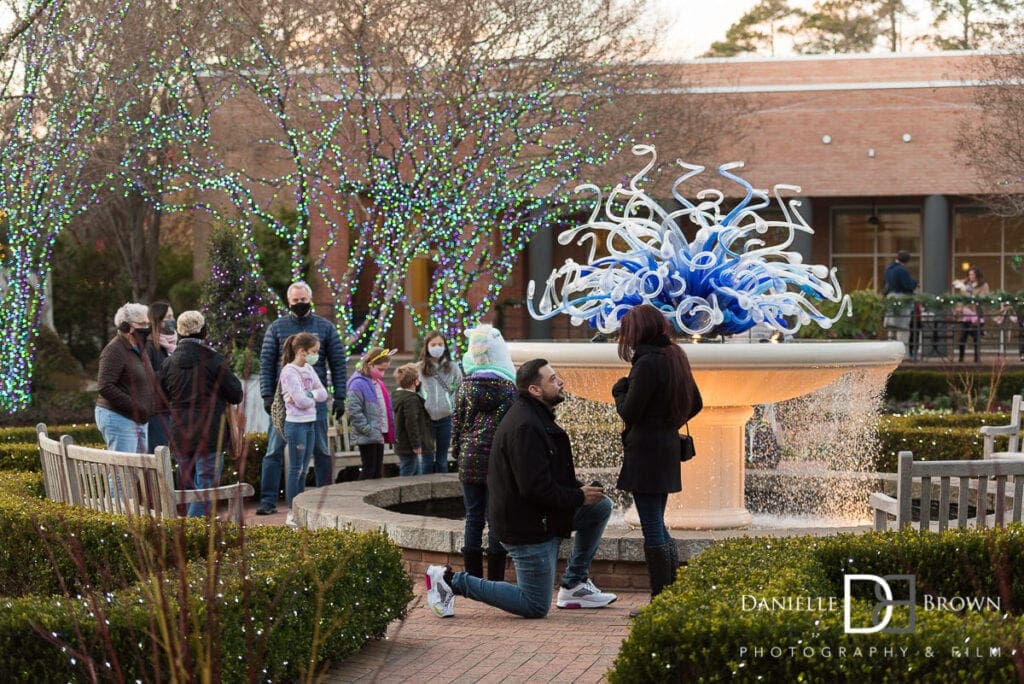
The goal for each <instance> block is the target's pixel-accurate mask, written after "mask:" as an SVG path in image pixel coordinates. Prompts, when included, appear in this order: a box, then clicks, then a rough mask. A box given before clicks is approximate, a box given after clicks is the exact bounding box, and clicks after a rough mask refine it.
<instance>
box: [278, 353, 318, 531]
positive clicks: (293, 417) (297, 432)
mask: <svg viewBox="0 0 1024 684" xmlns="http://www.w3.org/2000/svg"><path fill="white" fill-rule="evenodd" d="M319 352H320V340H319V339H317V336H316V335H313V334H312V333H298V334H296V335H292V336H291V337H289V338H288V339H287V340H285V342H284V350H283V351H282V353H281V376H280V379H279V380H278V382H280V383H281V396H282V397H283V398H284V406H285V420H284V439H285V442H287V445H288V446H287V448H288V456H289V459H288V473H287V476H286V478H285V496H286V497H287V499H288V508H291V506H292V499H294V498H295V496H296V495H297V494H299V493H300V492H302V491H303V490H304V489H305V488H306V472H307V471H308V470H309V459H310V457H311V456H312V455H313V444H314V441H315V440H316V405H317V404H318V403H322V402H325V401H327V390H326V389H324V386H323V383H321V382H320V378H319V377H318V376H317V374H316V371H314V370H313V366H314V365H315V364H316V362H317V361H318V360H319ZM286 522H287V524H289V525H292V524H294V521H293V518H292V513H291V512H289V513H288V518H287V520H286Z"/></svg>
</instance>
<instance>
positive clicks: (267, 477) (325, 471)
mask: <svg viewBox="0 0 1024 684" xmlns="http://www.w3.org/2000/svg"><path fill="white" fill-rule="evenodd" d="M310 425H314V426H315V428H314V430H315V431H316V441H315V443H314V446H313V451H312V453H313V457H314V459H315V460H314V462H313V471H314V472H315V473H316V486H317V487H323V486H324V485H329V484H334V482H333V481H332V480H331V475H332V474H333V473H334V457H333V456H331V453H330V447H329V446H328V444H327V402H326V401H322V402H320V403H318V404H317V405H316V422H315V423H310ZM287 439H288V438H287V436H285V437H281V435H280V434H278V432H277V430H276V429H274V426H273V425H271V426H270V427H269V428H268V429H267V453H265V454H264V455H263V463H262V464H261V465H260V503H264V504H270V505H271V506H273V505H275V504H276V503H277V492H278V489H279V488H280V487H281V471H282V470H283V469H284V448H285V442H286V441H287ZM287 490H288V485H287V480H286V481H285V492H286V493H287Z"/></svg>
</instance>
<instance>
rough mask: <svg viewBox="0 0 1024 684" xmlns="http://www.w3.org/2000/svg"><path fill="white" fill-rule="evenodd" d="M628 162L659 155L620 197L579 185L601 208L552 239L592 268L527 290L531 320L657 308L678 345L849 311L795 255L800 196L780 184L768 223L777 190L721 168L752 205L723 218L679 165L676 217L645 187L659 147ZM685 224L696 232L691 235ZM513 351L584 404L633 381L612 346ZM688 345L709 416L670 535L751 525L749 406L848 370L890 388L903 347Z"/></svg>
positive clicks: (720, 196)
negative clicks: (585, 250)
mask: <svg viewBox="0 0 1024 684" xmlns="http://www.w3.org/2000/svg"><path fill="white" fill-rule="evenodd" d="M634 154H637V155H639V156H645V155H649V156H650V157H651V159H650V161H649V163H648V164H647V165H646V166H645V167H644V168H643V169H642V170H641V171H640V172H639V173H638V174H636V176H634V177H633V179H632V180H631V181H630V183H629V184H628V186H623V185H620V186H619V187H617V188H615V189H614V190H612V192H611V193H609V195H608V196H607V198H606V199H604V201H602V199H603V196H602V193H601V191H600V190H599V189H598V188H597V187H596V186H593V185H585V186H580V188H578V190H586V191H591V192H595V193H596V194H597V196H598V201H597V203H596V205H595V208H594V211H593V213H592V214H591V216H590V219H589V220H588V221H587V222H585V223H584V224H581V225H580V226H576V227H573V228H570V229H568V230H566V231H564V232H562V233H561V234H560V235H559V236H558V239H559V242H561V243H562V244H568V243H570V242H572V241H576V242H577V243H578V244H581V245H582V244H585V243H587V242H589V243H590V257H589V259H588V261H587V263H586V264H577V263H576V262H574V261H572V260H568V261H566V263H565V265H563V266H562V267H561V268H559V269H556V270H555V271H554V272H552V274H551V276H550V277H549V278H548V280H547V283H546V287H545V291H544V293H543V295H542V297H541V300H540V303H539V305H538V306H537V307H536V308H534V305H533V299H534V292H535V289H534V288H535V286H534V283H532V282H531V283H530V288H529V300H528V303H529V305H530V313H531V315H533V316H534V317H535V318H537V319H546V318H550V317H552V316H555V315H561V314H565V315H569V316H570V317H571V318H572V321H573V323H574V324H576V325H580V324H582V323H584V322H585V323H588V324H589V325H590V326H591V327H592V328H594V329H596V330H597V331H598V332H600V333H602V334H605V335H609V334H614V333H615V331H616V330H617V329H618V323H619V320H620V319H621V317H622V316H623V315H624V314H625V312H626V311H627V310H628V309H629V308H631V307H633V306H636V305H639V304H641V303H649V304H652V305H654V306H656V307H658V308H659V309H661V310H662V312H663V313H664V314H665V316H666V317H667V318H668V319H669V320H670V321H671V322H672V324H673V326H674V327H675V329H676V331H677V332H678V333H679V334H680V335H684V336H687V337H690V338H692V339H694V340H696V339H707V338H708V337H712V338H714V337H718V336H728V335H732V334H736V333H742V332H744V331H747V330H749V329H750V328H752V327H754V326H762V327H766V328H768V329H772V330H775V331H776V332H777V333H779V335H778V337H780V338H781V337H783V336H784V335H787V334H790V333H793V332H796V331H797V330H798V329H799V328H800V327H801V326H802V325H805V324H808V323H815V324H817V325H820V326H822V327H826V328H827V327H830V326H831V325H832V324H833V323H834V322H835V321H837V320H838V319H839V318H840V317H841V316H842V315H844V313H847V312H848V308H849V297H848V296H844V295H843V294H842V292H841V289H840V287H839V283H838V282H837V281H836V274H835V269H834V268H833V269H829V268H827V267H825V266H820V265H805V264H803V263H802V258H801V256H800V255H799V254H798V253H796V252H790V251H787V247H789V246H790V244H791V243H792V241H793V236H794V234H795V233H796V232H797V231H804V232H813V230H812V229H811V228H810V226H808V225H807V224H806V223H805V222H804V220H803V218H802V217H801V216H800V214H799V212H798V211H796V209H797V207H798V206H799V204H798V203H797V202H796V201H795V200H789V201H788V202H787V201H785V200H784V199H783V197H782V194H781V193H782V192H783V191H786V190H792V191H795V192H799V188H797V187H794V186H783V185H777V186H775V188H774V189H773V195H774V197H775V199H776V200H777V205H778V207H779V208H780V209H781V213H782V219H781V220H765V219H763V218H761V216H760V215H759V214H758V210H759V209H763V208H765V207H768V206H769V205H770V204H771V203H772V202H771V200H770V199H769V193H768V192H767V191H763V190H755V189H754V188H753V187H752V186H751V185H750V184H749V183H747V182H746V181H745V180H743V179H742V178H740V177H738V176H736V175H734V174H732V173H731V170H732V169H735V168H738V167H740V166H742V164H741V163H739V162H736V163H732V164H726V165H723V166H721V167H719V169H718V173H719V174H720V175H721V176H722V177H723V178H726V179H727V180H730V181H732V182H734V183H737V184H739V185H740V186H741V187H742V188H743V189H744V198H743V199H742V200H740V201H739V202H738V203H737V204H736V205H735V206H734V207H732V208H731V209H728V210H727V209H726V208H725V207H724V200H725V195H724V193H722V192H720V191H718V190H714V189H705V190H702V191H700V192H699V193H697V195H696V198H697V199H696V202H691V201H689V200H688V199H686V198H685V197H683V196H682V195H681V194H680V192H679V188H680V187H681V186H682V185H683V184H684V183H685V182H686V181H688V180H689V179H691V178H693V177H695V176H696V175H698V174H700V173H701V172H703V171H704V169H703V167H700V166H694V165H690V164H685V163H682V162H680V166H681V167H682V168H684V169H685V170H686V172H685V173H684V174H683V175H682V176H680V177H679V178H677V179H676V181H675V183H674V184H673V187H672V193H673V195H674V197H675V199H676V201H677V202H678V204H679V206H680V207H681V208H678V209H675V210H672V211H669V210H666V209H664V208H663V207H662V206H660V205H659V204H658V203H657V202H655V201H654V200H653V199H652V198H650V197H649V196H648V195H647V194H646V193H645V191H644V190H643V189H642V188H641V181H642V180H643V179H644V178H645V176H646V174H647V173H648V172H649V171H650V170H651V169H652V168H653V167H654V164H655V151H654V149H653V148H652V147H649V146H637V147H635V148H634ZM684 228H685V229H687V230H692V231H694V237H693V238H692V239H687V237H686V236H685V233H684ZM770 230H771V231H773V232H774V233H775V234H783V235H784V236H785V238H784V239H783V240H782V242H781V243H780V244H777V245H768V244H766V242H765V240H764V239H762V236H765V235H766V234H768V233H769V231H770ZM599 251H600V252H601V254H600V255H599ZM825 300H827V301H831V302H834V303H837V304H838V305H839V306H838V310H837V312H836V313H835V314H834V315H833V316H832V317H829V316H827V315H825V314H824V313H822V312H821V311H820V310H819V309H818V308H817V306H816V302H821V301H825ZM510 347H511V351H512V357H513V360H514V361H515V362H517V363H522V362H523V361H526V360H528V359H531V358H536V357H541V358H546V359H548V360H549V361H550V362H551V363H552V365H553V366H554V367H555V369H556V370H557V372H558V373H559V374H560V375H561V376H562V377H563V378H565V380H566V386H567V391H570V392H572V393H574V394H577V395H579V396H582V397H584V398H587V399H594V400H598V401H605V402H610V401H612V397H611V387H612V385H613V384H614V382H615V380H617V379H618V378H619V377H622V376H623V375H626V374H627V373H628V372H629V367H628V365H627V364H626V363H624V362H623V361H621V360H620V359H619V358H618V356H617V345H615V344H609V343H603V344H602V343H597V344H579V343H568V342H562V343H557V342H554V343H539V342H515V343H511V344H510ZM684 348H685V351H686V352H687V355H688V357H689V360H690V364H691V366H692V368H693V372H694V377H695V379H696V381H697V384H698V386H699V387H700V390H701V394H702V395H703V398H704V410H703V411H702V412H701V413H700V414H699V415H698V416H697V417H696V418H695V419H694V420H692V421H690V425H689V428H690V433H691V434H692V436H693V439H694V443H695V444H696V447H697V456H696V458H694V459H693V460H692V461H690V462H688V463H685V464H681V468H682V478H683V491H682V492H680V493H678V494H675V495H672V496H670V498H669V504H668V508H667V510H666V516H665V517H666V523H667V524H668V525H669V526H670V527H672V528H675V529H728V528H742V527H745V526H747V525H749V524H750V522H751V515H750V513H749V512H748V511H747V509H746V507H745V506H744V501H743V499H744V479H745V473H744V426H745V424H746V422H747V421H748V420H749V419H750V417H751V415H752V413H753V406H754V405H756V404H766V403H774V402H778V401H783V400H786V399H792V398H794V397H798V396H802V395H805V394H809V393H810V392H813V391H814V390H816V389H819V388H821V387H824V386H825V385H828V384H829V383H832V382H834V381H836V380H838V379H839V378H841V377H842V376H844V375H846V374H847V373H850V372H853V371H858V372H865V371H866V372H867V373H868V374H869V375H877V377H878V382H879V383H882V382H884V379H885V377H886V376H888V374H889V373H891V372H892V370H893V369H894V368H895V367H896V366H897V365H899V362H900V360H901V359H902V358H903V355H904V348H903V345H902V343H900V342H804V343H792V342H790V343H784V344H770V343H769V344H713V343H710V344H709V343H701V344H686V345H684ZM629 519H630V516H629V515H628V514H627V520H629ZM634 519H635V516H634Z"/></svg>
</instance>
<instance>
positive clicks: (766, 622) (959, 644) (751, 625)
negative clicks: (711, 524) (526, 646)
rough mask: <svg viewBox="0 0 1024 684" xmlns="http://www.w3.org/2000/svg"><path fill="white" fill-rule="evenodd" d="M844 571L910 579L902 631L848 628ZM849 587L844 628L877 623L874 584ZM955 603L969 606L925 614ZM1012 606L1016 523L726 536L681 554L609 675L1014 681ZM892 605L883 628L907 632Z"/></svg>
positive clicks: (1022, 598)
mask: <svg viewBox="0 0 1024 684" xmlns="http://www.w3.org/2000/svg"><path fill="white" fill-rule="evenodd" d="M846 574H862V575H864V574H866V575H877V576H887V575H911V576H913V578H914V584H915V588H916V597H915V598H916V601H915V609H914V613H915V621H916V626H915V627H914V629H913V630H912V632H910V633H906V634H893V633H886V632H879V633H872V634H857V633H850V634H847V633H846V630H845V628H844V598H845V597H844V581H843V579H844V576H845V575H846ZM906 585H907V583H906V582H904V583H903V584H902V585H900V584H894V585H893V586H894V587H897V588H898V589H897V590H899V591H903V590H904V589H905V587H906ZM853 586H854V590H853V591H851V592H850V593H851V600H850V606H851V625H853V626H870V625H873V624H878V621H879V620H880V618H879V617H878V613H877V612H875V613H874V614H873V611H875V609H876V608H878V606H877V600H876V599H875V598H874V596H873V595H872V594H871V591H870V590H871V589H873V588H874V585H872V584H871V583H869V582H862V583H857V584H855V585H853ZM928 597H931V598H930V599H929V598H928ZM957 597H959V598H960V599H961V600H966V599H972V600H974V601H976V602H977V605H976V606H975V608H972V609H966V610H959V611H955V610H939V609H936V606H938V605H939V599H945V600H947V606H948V605H949V604H948V600H949V599H950V598H953V599H956V598H957ZM896 598H905V597H904V596H903V595H902V594H901V595H899V596H897V597H896ZM776 599H778V600H779V601H781V605H783V606H785V605H786V604H787V603H788V605H789V606H790V607H791V608H790V609H783V608H779V607H774V608H773V606H776V605H777V604H775V603H773V601H774V600H776ZM798 599H801V600H803V601H804V604H803V606H804V608H803V609H800V604H799V601H798ZM762 601H763V603H762ZM929 601H930V602H929ZM761 606H764V607H763V608H762V607H761ZM794 606H795V608H796V609H793V607H794ZM956 607H960V606H956ZM1022 607H1024V533H1022V528H1021V527H1020V526H1019V525H1014V526H1011V527H1009V528H1007V529H996V530H993V529H988V530H977V531H954V532H947V533H942V534H930V533H926V534H921V533H918V532H901V533H895V532H889V533H870V534H865V535H859V536H858V535H837V536H834V537H827V538H819V537H791V538H781V539H779V538H775V539H773V538H767V537H764V538H756V539H754V538H743V539H735V540H730V541H725V542H720V543H718V544H716V545H715V546H713V547H712V548H710V549H708V550H707V551H704V552H703V553H701V554H700V555H699V556H698V557H697V558H696V559H694V560H692V561H691V562H690V565H689V567H686V568H683V569H682V570H681V571H680V574H679V577H678V579H677V581H676V582H675V584H674V585H672V586H671V587H669V588H668V589H666V590H665V591H664V592H662V594H661V595H659V596H658V597H657V598H656V599H655V600H654V601H653V602H652V603H651V605H650V607H648V608H647V609H646V610H644V611H643V612H642V613H641V615H640V616H639V617H638V618H637V619H636V620H635V621H634V622H633V626H632V629H631V631H630V634H629V636H628V638H627V639H626V641H625V642H624V643H623V644H622V647H621V649H620V651H619V654H618V657H617V658H616V660H615V663H614V667H613V670H612V671H611V673H610V674H609V681H611V682H640V681H643V682H691V681H705V682H717V681H735V680H739V681H791V682H795V681H813V682H822V681H862V682H882V681H887V682H897V681H929V680H930V681H958V682H998V681H1002V682H1008V681H1017V680H1018V678H1019V676H1020V674H1021V673H1019V672H1017V670H1016V668H1015V664H1014V660H1015V658H1017V659H1019V653H1020V649H1021V637H1020V634H1021V630H1022V628H1024V620H1022V618H1021V608H1022ZM895 611H896V612H895V615H896V617H895V618H894V621H893V624H892V626H893V627H908V626H909V619H908V616H909V609H908V608H906V606H903V607H902V608H901V607H899V606H897V607H896V608H895ZM899 611H902V612H899ZM871 649H874V650H871ZM884 649H892V650H891V651H886V650H884ZM903 649H906V650H905V651H904V650H903Z"/></svg>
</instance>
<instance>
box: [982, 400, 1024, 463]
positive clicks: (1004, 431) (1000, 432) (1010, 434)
mask: <svg viewBox="0 0 1024 684" xmlns="http://www.w3.org/2000/svg"><path fill="white" fill-rule="evenodd" d="M1020 407H1021V395H1019V394H1015V395H1013V403H1012V404H1011V406H1010V424H1009V425H985V426H984V427H982V428H981V430H980V431H981V436H982V438H983V439H984V451H983V454H984V455H983V458H989V457H990V456H991V455H992V454H993V453H996V438H997V437H1005V438H1006V449H1005V451H1006V452H1017V451H1020Z"/></svg>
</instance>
